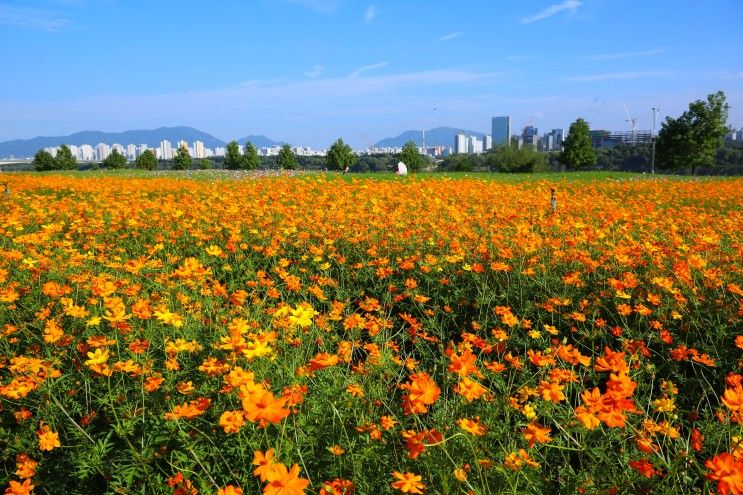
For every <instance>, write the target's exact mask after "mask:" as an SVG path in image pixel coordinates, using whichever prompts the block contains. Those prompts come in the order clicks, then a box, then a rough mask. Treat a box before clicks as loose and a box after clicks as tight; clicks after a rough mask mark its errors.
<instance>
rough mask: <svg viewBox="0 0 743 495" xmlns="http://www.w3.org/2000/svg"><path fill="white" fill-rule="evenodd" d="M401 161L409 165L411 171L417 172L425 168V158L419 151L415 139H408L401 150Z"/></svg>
mask: <svg viewBox="0 0 743 495" xmlns="http://www.w3.org/2000/svg"><path fill="white" fill-rule="evenodd" d="M400 161H401V162H403V163H404V164H405V165H407V167H408V169H409V170H410V171H411V172H417V171H419V170H420V169H421V168H423V164H424V163H425V160H424V159H423V157H422V156H421V155H420V153H418V146H416V144H415V143H414V142H413V141H408V142H407V143H405V145H404V146H403V147H402V151H401V152H400Z"/></svg>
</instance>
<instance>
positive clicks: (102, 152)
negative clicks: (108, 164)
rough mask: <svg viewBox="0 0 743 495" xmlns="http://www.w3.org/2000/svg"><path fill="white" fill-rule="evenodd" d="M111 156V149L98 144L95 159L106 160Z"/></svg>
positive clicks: (104, 144) (105, 145) (103, 144)
mask: <svg viewBox="0 0 743 495" xmlns="http://www.w3.org/2000/svg"><path fill="white" fill-rule="evenodd" d="M110 154H111V147H110V146H109V145H107V144H106V143H98V144H97V145H96V147H95V159H96V160H105V159H106V158H108V155H110Z"/></svg>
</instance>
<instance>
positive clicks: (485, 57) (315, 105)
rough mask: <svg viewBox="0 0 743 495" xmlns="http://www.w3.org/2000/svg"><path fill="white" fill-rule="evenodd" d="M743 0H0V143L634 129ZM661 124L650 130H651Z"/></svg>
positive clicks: (715, 41)
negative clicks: (132, 134)
mask: <svg viewBox="0 0 743 495" xmlns="http://www.w3.org/2000/svg"><path fill="white" fill-rule="evenodd" d="M741 20H743V1H741V0H708V1H705V2H699V1H687V0H676V1H668V0H658V1H653V0H645V1H634V0H626V1H617V0H533V1H531V2H514V1H503V0H483V1H475V0H472V1H461V2H451V1H419V0H397V1H381V0H375V1H363V2H362V1H354V0H250V1H248V0H244V1H238V0H214V1H213V2H191V1H184V0H181V1H175V0H157V1H154V0H151V1H139V0H26V1H19V0H16V1H8V0H0V53H2V59H1V60H2V64H3V71H2V77H0V141H5V140H9V139H17V138H30V137H34V136H37V135H61V134H69V133H72V132H76V131H80V130H103V131H123V130H128V129H150V128H155V127H160V126H171V125H190V126H193V127H196V128H198V129H201V130H203V131H206V132H209V133H212V134H214V135H215V136H216V137H219V138H221V139H227V140H229V139H232V138H238V137H242V136H245V135H248V134H265V135H267V136H268V137H271V138H273V139H279V140H286V141H288V142H290V143H292V144H296V145H312V146H317V147H325V146H327V145H329V144H330V143H331V142H332V141H334V140H335V139H337V138H338V137H343V138H344V140H346V141H347V142H350V143H351V144H352V145H354V146H358V147H365V145H366V144H367V143H374V142H375V141H377V140H378V139H381V138H384V137H389V136H394V135H397V134H399V133H400V132H402V131H404V130H407V129H423V128H432V127H437V126H443V125H446V126H452V127H462V128H468V129H472V130H476V131H483V132H489V128H490V117H492V116H494V115H510V116H511V117H512V125H513V128H514V132H515V130H516V129H520V128H521V127H523V126H524V125H527V124H533V125H535V126H537V127H539V129H540V132H541V131H545V130H548V129H552V128H555V127H565V128H567V127H568V126H569V125H570V122H572V121H573V120H575V119H576V118H577V117H580V116H582V117H584V118H586V119H587V120H589V121H591V127H592V128H604V129H611V130H624V129H627V128H628V124H627V122H626V119H627V113H626V112H625V110H624V106H625V105H626V107H627V109H628V111H629V112H630V114H631V115H632V117H634V118H637V119H638V125H639V127H640V128H641V129H649V128H650V127H652V114H651V111H650V108H651V107H653V106H657V107H660V108H661V109H662V111H661V116H664V115H671V116H678V115H679V114H680V113H681V112H683V111H684V110H685V109H686V108H687V106H688V103H689V102H690V101H692V100H695V99H702V98H704V97H706V95H707V94H709V93H712V92H714V91H717V90H723V91H725V92H726V94H727V97H728V102H729V103H730V105H731V111H730V124H732V125H733V126H735V127H741V126H743V33H742V31H741V28H742V25H741ZM658 126H659V125H658Z"/></svg>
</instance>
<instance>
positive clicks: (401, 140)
mask: <svg viewBox="0 0 743 495" xmlns="http://www.w3.org/2000/svg"><path fill="white" fill-rule="evenodd" d="M460 132H462V133H464V134H467V135H468V136H477V137H478V138H480V139H482V138H483V136H484V135H485V134H483V133H482V132H477V131H468V130H466V129H457V128H454V127H436V128H435V129H429V130H427V131H426V146H454V138H455V137H456V135H457V134H458V133H460ZM408 141H413V142H414V143H415V144H416V145H417V146H423V131H405V132H403V133H402V134H400V135H399V136H397V137H393V138H385V139H382V140H381V141H377V142H376V143H375V144H374V147H376V148H401V147H402V146H403V145H404V144H405V143H407V142H408Z"/></svg>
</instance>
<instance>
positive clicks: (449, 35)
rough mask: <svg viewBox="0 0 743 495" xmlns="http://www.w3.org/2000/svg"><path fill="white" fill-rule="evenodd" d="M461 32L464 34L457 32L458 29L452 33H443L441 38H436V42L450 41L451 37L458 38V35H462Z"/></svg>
mask: <svg viewBox="0 0 743 495" xmlns="http://www.w3.org/2000/svg"><path fill="white" fill-rule="evenodd" d="M463 34H464V33H461V32H459V31H457V32H454V33H449V34H445V35H443V36H442V37H441V38H439V39H437V40H436V41H438V42H442V41H451V40H453V39H456V38H459V37H460V36H462V35H463Z"/></svg>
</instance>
